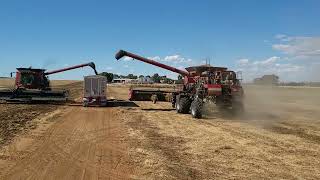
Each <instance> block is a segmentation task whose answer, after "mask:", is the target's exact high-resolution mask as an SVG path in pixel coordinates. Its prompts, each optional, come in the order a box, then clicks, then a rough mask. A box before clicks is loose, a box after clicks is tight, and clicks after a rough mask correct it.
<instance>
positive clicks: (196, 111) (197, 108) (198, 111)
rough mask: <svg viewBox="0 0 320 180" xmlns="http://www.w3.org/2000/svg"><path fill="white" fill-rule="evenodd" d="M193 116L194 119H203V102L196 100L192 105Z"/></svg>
mask: <svg viewBox="0 0 320 180" xmlns="http://www.w3.org/2000/svg"><path fill="white" fill-rule="evenodd" d="M191 115H192V117H193V118H197V119H200V118H202V101H201V100H200V99H195V100H193V102H192V103H191Z"/></svg>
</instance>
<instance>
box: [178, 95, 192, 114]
mask: <svg viewBox="0 0 320 180" xmlns="http://www.w3.org/2000/svg"><path fill="white" fill-rule="evenodd" d="M176 109H177V112H178V113H183V114H187V113H189V110H190V100H189V98H187V97H179V98H177V102H176Z"/></svg>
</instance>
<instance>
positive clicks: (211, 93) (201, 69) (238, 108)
mask: <svg viewBox="0 0 320 180" xmlns="http://www.w3.org/2000/svg"><path fill="white" fill-rule="evenodd" d="M124 56H128V57H131V58H133V59H136V60H140V61H142V62H145V63H148V64H152V65H155V66H158V67H161V68H164V69H167V70H169V71H173V72H176V73H178V74H181V75H182V76H183V77H184V85H183V89H182V90H181V91H177V92H174V93H173V94H172V96H173V97H172V106H173V107H174V108H176V110H177V112H178V113H190V112H191V115H192V117H194V118H201V117H202V113H203V104H204V103H208V102H212V103H214V104H216V106H217V107H218V108H219V109H231V110H232V112H237V113H238V112H242V111H243V110H244V106H243V102H242V100H243V97H244V91H243V88H242V86H241V83H240V79H238V78H237V74H236V73H235V72H234V71H230V70H228V69H227V68H225V67H212V66H210V65H202V66H193V67H188V68H186V71H184V70H180V69H177V68H174V67H171V66H168V65H165V64H162V63H159V62H157V61H153V60H151V59H147V58H144V57H141V56H139V55H136V54H133V53H130V52H127V51H124V50H120V51H119V52H118V53H117V54H116V56H115V58H116V59H117V60H119V59H120V58H122V57H124Z"/></svg>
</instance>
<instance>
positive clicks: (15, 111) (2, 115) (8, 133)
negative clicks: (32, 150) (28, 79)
mask: <svg viewBox="0 0 320 180" xmlns="http://www.w3.org/2000/svg"><path fill="white" fill-rule="evenodd" d="M13 84H14V79H1V80H0V86H2V87H3V88H10V87H13ZM52 84H53V88H63V89H67V90H69V91H70V97H71V99H72V98H75V97H78V96H80V94H81V91H80V89H82V87H81V85H82V82H81V81H80V82H79V81H52ZM57 108H58V106H57V105H48V104H47V105H29V104H0V146H1V145H3V144H5V143H7V142H9V141H10V140H11V139H12V138H13V137H14V136H15V135H17V134H18V133H21V132H24V131H27V130H28V129H33V128H35V127H36V123H35V122H34V121H33V120H34V119H36V118H38V117H39V116H45V115H46V114H48V113H49V112H52V111H54V110H56V109H57Z"/></svg>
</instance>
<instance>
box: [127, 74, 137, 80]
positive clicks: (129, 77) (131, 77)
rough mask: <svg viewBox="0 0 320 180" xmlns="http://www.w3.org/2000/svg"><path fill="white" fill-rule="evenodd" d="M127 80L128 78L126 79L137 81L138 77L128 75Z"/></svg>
mask: <svg viewBox="0 0 320 180" xmlns="http://www.w3.org/2000/svg"><path fill="white" fill-rule="evenodd" d="M127 78H128V79H137V78H138V76H136V75H133V74H128V76H127Z"/></svg>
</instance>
